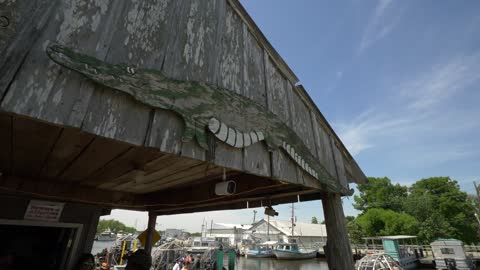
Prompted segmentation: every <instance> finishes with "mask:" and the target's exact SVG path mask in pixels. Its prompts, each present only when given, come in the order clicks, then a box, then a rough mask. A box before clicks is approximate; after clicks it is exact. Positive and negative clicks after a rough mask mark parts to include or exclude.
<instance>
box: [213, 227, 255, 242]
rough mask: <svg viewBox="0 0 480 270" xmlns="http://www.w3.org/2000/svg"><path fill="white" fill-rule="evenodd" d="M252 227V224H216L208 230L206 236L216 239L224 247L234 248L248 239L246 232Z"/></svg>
mask: <svg viewBox="0 0 480 270" xmlns="http://www.w3.org/2000/svg"><path fill="white" fill-rule="evenodd" d="M251 227H252V225H250V224H227V223H214V224H213V226H212V227H211V228H209V229H208V230H207V234H206V236H207V237H210V238H215V240H217V241H219V242H221V243H223V244H224V245H228V246H232V247H233V246H236V245H237V244H240V243H241V242H242V240H243V239H246V238H247V237H248V235H247V234H245V232H246V231H247V230H249V229H250V228H251Z"/></svg>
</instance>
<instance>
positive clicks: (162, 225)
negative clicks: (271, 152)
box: [101, 209, 263, 232]
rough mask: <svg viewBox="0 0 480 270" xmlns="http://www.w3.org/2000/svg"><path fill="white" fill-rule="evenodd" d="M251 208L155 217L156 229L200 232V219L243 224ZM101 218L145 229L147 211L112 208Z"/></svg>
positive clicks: (260, 213)
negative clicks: (108, 213) (109, 212)
mask: <svg viewBox="0 0 480 270" xmlns="http://www.w3.org/2000/svg"><path fill="white" fill-rule="evenodd" d="M252 211H253V209H244V210H228V211H226V210H225V211H210V212H198V213H191V214H180V215H169V216H158V217H157V229H158V230H165V229H166V228H177V229H184V230H186V231H189V232H200V230H201V226H202V221H203V220H205V221H206V222H207V223H208V224H210V222H211V221H212V220H213V222H222V223H232V224H245V223H248V222H251V221H252V220H253V212H252ZM257 211H258V214H257V220H258V219H260V216H262V217H263V212H262V211H261V210H259V209H257ZM101 219H116V220H120V221H121V222H123V223H124V224H125V225H127V226H131V227H134V226H135V225H136V226H137V230H140V231H141V230H145V229H146V227H147V223H148V213H147V212H139V211H128V210H112V212H111V214H110V215H108V216H103V217H101Z"/></svg>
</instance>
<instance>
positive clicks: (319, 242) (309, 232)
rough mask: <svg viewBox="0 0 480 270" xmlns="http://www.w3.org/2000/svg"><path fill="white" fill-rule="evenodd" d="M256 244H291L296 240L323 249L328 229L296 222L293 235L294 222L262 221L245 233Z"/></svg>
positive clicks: (323, 226) (318, 225)
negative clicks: (274, 242) (275, 242)
mask: <svg viewBox="0 0 480 270" xmlns="http://www.w3.org/2000/svg"><path fill="white" fill-rule="evenodd" d="M245 233H246V234H248V235H249V237H250V238H251V239H252V240H253V241H255V242H256V243H262V242H266V241H277V242H291V241H292V239H295V240H296V241H297V242H300V243H301V244H303V245H304V246H305V247H323V245H325V243H326V242H327V229H326V227H325V225H324V224H310V223H303V222H296V223H295V226H294V229H293V235H292V222H291V221H281V220H272V219H270V223H268V222H267V220H265V219H262V220H260V221H258V222H257V223H255V224H253V226H252V227H251V228H250V230H248V231H247V232H245Z"/></svg>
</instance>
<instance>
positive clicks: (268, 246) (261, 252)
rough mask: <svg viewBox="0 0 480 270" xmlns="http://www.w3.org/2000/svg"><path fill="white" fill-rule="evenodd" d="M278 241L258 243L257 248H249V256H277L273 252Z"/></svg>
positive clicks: (247, 254)
mask: <svg viewBox="0 0 480 270" xmlns="http://www.w3.org/2000/svg"><path fill="white" fill-rule="evenodd" d="M276 243H277V242H275V241H267V242H264V243H261V244H257V245H256V246H255V248H253V249H249V250H248V251H247V253H246V256H247V257H248V258H272V257H274V256H275V254H273V248H272V246H274V245H275V244H276Z"/></svg>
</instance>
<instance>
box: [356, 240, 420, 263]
mask: <svg viewBox="0 0 480 270" xmlns="http://www.w3.org/2000/svg"><path fill="white" fill-rule="evenodd" d="M415 238H417V237H416V236H411V235H393V236H379V237H366V238H364V239H366V240H371V241H372V244H373V246H376V245H375V241H382V246H383V252H378V253H377V254H373V255H388V256H389V257H391V258H393V259H394V260H395V261H396V262H397V263H398V265H399V267H400V268H401V269H404V270H413V269H417V267H418V263H419V253H418V252H416V250H415V249H416V248H417V246H416V245H413V244H412V241H413V240H414V239H415ZM408 241H409V242H410V245H405V242H408ZM400 244H404V245H400ZM373 255H367V256H373ZM362 259H363V258H362ZM385 269H388V268H385Z"/></svg>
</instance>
